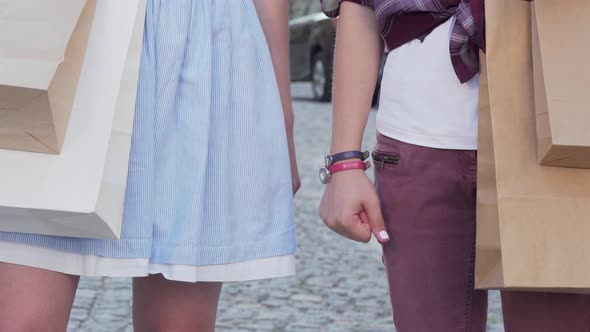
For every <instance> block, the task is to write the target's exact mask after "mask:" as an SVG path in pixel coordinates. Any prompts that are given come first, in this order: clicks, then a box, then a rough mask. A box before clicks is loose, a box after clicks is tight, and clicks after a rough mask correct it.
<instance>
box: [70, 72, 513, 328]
mask: <svg viewBox="0 0 590 332" xmlns="http://www.w3.org/2000/svg"><path fill="white" fill-rule="evenodd" d="M309 90H310V88H309V85H307V84H294V85H293V94H294V97H295V113H296V117H297V123H296V126H297V128H296V130H297V138H296V140H297V142H296V143H297V147H298V153H299V167H300V171H301V177H302V182H303V187H302V190H301V191H300V193H299V194H298V195H297V198H296V213H297V235H298V241H299V251H298V255H297V256H298V257H297V258H298V267H297V269H298V271H297V272H298V274H297V277H293V278H284V279H277V280H270V281H259V282H247V283H236V284H226V285H225V286H224V290H223V294H222V297H221V302H220V305H219V317H218V328H217V331H220V332H242V331H244V332H248V331H252V332H258V331H260V332H266V331H268V332H279V331H286V332H291V331H292V332H308V331H309V332H332V331H333V332H349V331H350V332H381V331H383V332H385V331H388V332H391V331H394V330H393V323H392V319H391V313H390V307H389V306H390V304H389V299H388V295H387V283H386V280H385V271H384V268H383V266H382V264H381V260H380V250H379V247H378V245H377V244H375V243H373V244H368V245H364V244H357V243H353V242H351V241H348V240H345V239H343V238H340V237H339V236H337V235H336V234H333V233H332V232H330V231H329V230H327V229H326V228H325V227H324V225H323V224H322V222H321V220H320V219H319V218H318V217H317V209H318V204H319V200H320V197H321V190H322V187H321V185H320V184H319V183H318V180H317V168H318V166H319V165H320V164H321V163H322V155H323V154H324V153H325V152H326V150H327V149H328V146H329V139H330V125H329V124H330V117H331V114H330V113H331V110H330V105H329V104H318V103H315V102H312V101H311V100H310V95H309V93H308V91H309ZM374 115H375V114H374V112H372V114H371V119H370V121H369V128H368V130H367V133H366V137H365V144H366V148H367V149H369V148H371V146H372V144H373V143H374V136H375V129H374ZM130 299H131V288H130V280H128V279H108V278H100V279H99V278H86V279H83V280H82V281H81V284H80V289H79V291H78V294H77V297H76V301H75V304H74V310H73V312H72V316H71V321H70V327H69V329H68V331H84V332H86V331H88V332H118V331H121V332H126V331H132V328H131V306H130V304H131V302H130ZM489 323H490V327H489V329H488V331H493V332H500V331H503V329H502V327H501V325H502V318H501V314H500V306H499V299H498V294H497V293H492V296H491V300H490V318H489ZM433 332H435V331H433Z"/></svg>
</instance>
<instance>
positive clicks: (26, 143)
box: [0, 0, 96, 154]
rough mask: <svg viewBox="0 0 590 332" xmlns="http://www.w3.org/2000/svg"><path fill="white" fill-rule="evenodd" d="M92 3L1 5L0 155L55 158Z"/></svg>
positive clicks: (32, 0)
mask: <svg viewBox="0 0 590 332" xmlns="http://www.w3.org/2000/svg"><path fill="white" fill-rule="evenodd" d="M95 7H96V0H88V1H86V0H75V1H64V0H43V1H36V0H2V8H1V9H0V149H14V150H25V151H33V152H42V153H51V154H55V153H59V152H60V150H61V147H62V144H63V139H64V135H65V132H66V127H67V124H68V120H69V118H70V113H71V111H72V105H73V102H74V96H75V94H76V89H77V87H78V81H79V78H80V71H81V69H82V64H83V62H84V57H85V53H86V48H87V45H88V37H89V35H90V30H91V26H92V21H93V17H94V11H95Z"/></svg>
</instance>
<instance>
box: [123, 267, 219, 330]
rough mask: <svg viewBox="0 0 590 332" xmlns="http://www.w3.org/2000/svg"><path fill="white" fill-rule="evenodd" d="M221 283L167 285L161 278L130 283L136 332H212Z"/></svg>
mask: <svg viewBox="0 0 590 332" xmlns="http://www.w3.org/2000/svg"><path fill="white" fill-rule="evenodd" d="M220 293H221V283H185V282H178V281H170V280H167V279H165V278H164V277H163V276H162V275H161V274H157V275H150V276H149V277H145V278H135V279H134V280H133V325H134V327H135V331H136V332H160V331H161V332H164V331H178V332H184V331H187V332H189V331H190V332H192V331H202V332H207V331H211V332H213V331H214V330H215V319H216V314H217V303H218V302H219V295H220Z"/></svg>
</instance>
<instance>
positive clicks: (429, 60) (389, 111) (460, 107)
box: [377, 17, 479, 150]
mask: <svg viewBox="0 0 590 332" xmlns="http://www.w3.org/2000/svg"><path fill="white" fill-rule="evenodd" d="M454 22H455V18H454V17H453V18H451V19H449V20H448V21H447V22H445V23H444V24H442V25H440V26H439V27H437V28H436V29H435V30H434V31H433V32H432V33H430V34H429V35H428V36H427V37H426V39H425V40H424V42H422V41H420V40H418V39H415V40H412V41H410V42H408V43H407V44H405V45H403V46H401V47H399V48H397V49H395V50H393V51H391V52H390V53H389V55H388V57H387V62H386V64H385V68H384V72H383V79H382V83H381V99H380V103H379V112H378V113H377V131H379V132H380V133H381V134H383V135H385V136H388V137H391V138H394V139H397V140H399V141H402V142H406V143H409V144H414V145H420V146H426V147H431V148H440V149H454V150H476V149H477V112H478V90H479V75H477V76H475V77H474V78H472V79H471V80H470V81H469V82H466V83H464V84H461V82H460V81H459V78H458V77H457V75H456V74H455V71H454V69H453V65H452V63H451V56H450V51H449V42H450V37H451V29H452V27H453V24H454Z"/></svg>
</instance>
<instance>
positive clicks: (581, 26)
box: [533, 0, 590, 168]
mask: <svg viewBox="0 0 590 332" xmlns="http://www.w3.org/2000/svg"><path fill="white" fill-rule="evenodd" d="M533 8H534V12H533V64H534V73H535V76H534V78H535V106H536V113H537V139H538V141H537V142H538V143H537V144H538V145H537V148H538V153H539V161H540V163H541V164H543V165H548V166H563V167H581V168H590V102H588V97H589V95H588V94H589V93H590V65H589V62H588V61H589V59H590V44H588V43H586V42H584V41H586V40H588V37H589V36H590V1H585V0H559V1H555V0H535V2H534V5H533Z"/></svg>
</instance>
